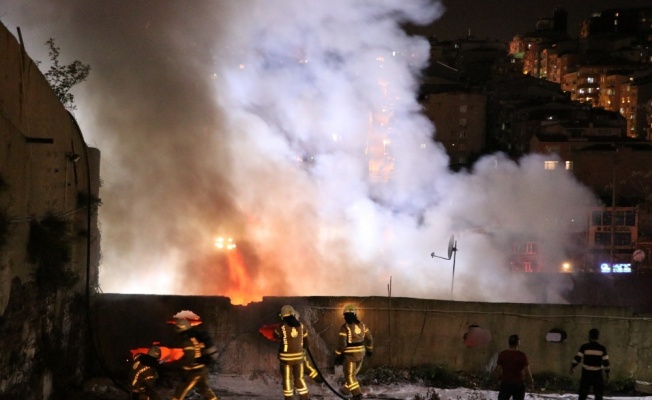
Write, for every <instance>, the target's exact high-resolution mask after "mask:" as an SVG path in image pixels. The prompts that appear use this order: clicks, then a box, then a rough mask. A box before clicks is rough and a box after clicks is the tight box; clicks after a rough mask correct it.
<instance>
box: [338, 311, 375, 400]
mask: <svg viewBox="0 0 652 400" xmlns="http://www.w3.org/2000/svg"><path fill="white" fill-rule="evenodd" d="M343 315H344V325H342V327H341V328H340V331H339V337H338V344H337V349H335V364H337V365H339V364H341V365H342V369H343V372H344V387H343V388H342V392H343V393H344V394H349V393H351V394H352V395H353V400H360V399H361V398H362V390H361V389H360V382H358V378H357V376H356V375H357V374H358V371H359V370H360V367H361V366H362V360H363V359H364V357H365V355H366V356H368V357H371V355H372V354H373V351H374V338H373V336H372V334H371V332H370V331H369V329H368V328H367V326H366V325H365V324H364V323H362V322H360V320H359V319H358V309H357V308H356V307H355V306H354V305H348V306H346V307H344V313H343Z"/></svg>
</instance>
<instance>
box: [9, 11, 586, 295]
mask: <svg viewBox="0 0 652 400" xmlns="http://www.w3.org/2000/svg"><path fill="white" fill-rule="evenodd" d="M55 3H56V4H55ZM442 12H444V10H443V8H442V7H440V6H439V4H438V3H432V2H430V1H425V0H418V1H417V0H414V1H409V2H405V1H400V0H373V1H334V2H333V1H331V2H324V1H318V0H315V1H301V2H296V1H295V2H291V1H245V0H238V1H229V2H227V1H220V2H218V1H195V2H181V1H160V0H157V1H141V0H138V1H129V2H113V1H88V0H69V1H57V2H35V1H26V2H23V1H21V2H13V3H12V4H6V3H0V18H1V19H2V22H3V23H4V24H5V25H6V26H7V27H8V28H9V29H11V30H12V31H13V32H15V31H16V30H15V27H16V26H20V28H21V31H22V35H23V38H24V41H25V46H26V49H27V52H28V54H30V56H31V57H32V58H34V59H36V60H41V61H47V60H48V57H47V48H46V46H45V41H46V40H47V39H48V38H50V37H52V38H54V39H55V43H56V45H57V46H58V47H60V48H61V61H62V62H63V63H69V62H72V61H73V60H75V59H78V60H80V61H82V62H84V63H88V64H90V65H91V68H92V70H91V74H90V77H89V79H88V81H86V82H84V83H82V84H81V85H79V86H78V87H77V88H76V89H75V91H74V94H75V96H76V97H75V102H76V104H77V111H75V115H76V117H77V119H78V121H79V123H80V126H81V127H82V131H83V133H84V136H85V138H86V141H87V143H88V144H89V145H90V146H93V147H97V148H99V149H100V151H101V152H102V164H101V177H102V187H101V193H100V194H101V198H102V202H103V205H102V206H101V207H100V210H99V211H100V223H101V226H100V229H101V234H102V262H101V266H100V268H101V269H100V286H101V289H102V290H103V291H104V292H122V293H174V294H204V295H226V296H229V297H231V299H232V301H234V302H237V303H243V302H245V303H246V302H248V301H251V300H259V299H260V298H261V297H262V296H273V295H278V296H284V295H355V296H358V295H359V296H363V295H387V294H388V285H389V283H390V280H391V289H392V295H393V296H402V297H421V298H442V299H447V298H449V297H450V288H451V277H452V275H451V272H452V265H453V260H448V261H447V260H443V259H439V258H431V256H430V254H431V253H432V252H435V253H437V254H438V255H441V256H444V257H446V256H447V247H448V242H449V238H450V236H451V235H452V234H454V235H455V239H456V240H457V248H458V251H457V253H456V258H455V261H456V264H455V268H456V269H455V280H454V284H455V295H454V298H455V299H456V300H483V301H525V302H528V301H534V299H533V298H532V296H531V295H530V294H529V293H530V291H529V289H528V288H526V287H524V286H522V285H519V284H518V283H517V282H516V283H515V281H514V280H510V281H507V280H506V279H505V275H506V271H507V269H508V257H509V255H510V253H511V251H512V240H513V239H515V238H517V237H530V238H537V240H538V241H539V247H540V249H542V250H543V249H545V254H546V257H547V258H546V259H545V262H546V265H549V266H558V265H559V264H560V263H561V261H562V260H564V257H565V255H566V253H567V251H568V250H569V249H568V248H567V247H568V245H569V243H570V242H569V240H568V239H569V235H570V234H572V233H574V232H577V231H582V230H583V229H584V227H585V223H586V221H585V219H586V212H585V210H586V208H585V207H586V206H587V205H588V204H591V203H592V202H593V201H594V200H593V199H592V197H591V195H590V194H589V192H588V191H587V190H585V189H584V188H581V187H580V186H578V185H577V184H576V183H575V181H574V179H573V178H572V177H571V176H570V175H569V174H567V173H566V172H564V171H561V170H560V171H545V170H543V168H542V167H543V159H541V158H539V157H531V158H528V159H525V160H523V161H522V162H520V163H519V164H518V165H517V164H515V163H513V162H512V161H509V160H507V159H505V158H504V157H502V156H500V155H497V156H492V157H488V158H486V159H484V160H481V161H480V162H479V164H478V166H477V170H476V171H475V172H474V173H472V174H452V173H450V172H448V170H447V168H446V165H447V163H448V160H447V156H446V155H445V153H444V151H443V150H442V148H441V147H439V146H438V145H436V144H435V143H434V142H433V141H432V140H431V136H432V133H433V131H434V130H435V129H436V127H433V126H432V125H431V124H430V122H429V121H428V120H427V119H426V118H425V117H423V116H422V115H421V114H420V106H419V104H417V102H416V99H415V97H416V95H415V93H416V88H417V82H418V79H419V77H418V71H419V68H420V67H422V66H423V65H424V63H425V62H426V61H427V56H428V51H429V49H428V44H427V41H426V40H424V39H422V38H418V37H409V36H406V34H404V33H403V31H402V30H401V29H400V24H401V23H402V22H405V21H412V22H413V23H416V24H425V23H428V22H429V21H431V20H433V19H435V18H437V17H438V16H439V15H440V14H441V13H442ZM45 64H47V63H45ZM385 139H388V140H389V141H385V142H384V140H385ZM383 149H384V150H386V151H387V152H388V154H389V155H391V158H390V157H384V156H383ZM392 162H393V167H394V168H393V171H392V173H391V179H390V180H389V181H388V182H385V181H383V178H384V177H386V176H388V175H387V174H386V171H387V168H388V167H389V166H391V163H392ZM370 167H371V169H372V172H371V173H370ZM383 168H385V169H383ZM217 235H230V236H232V237H233V238H234V239H235V241H236V243H237V246H238V247H237V250H236V251H232V252H220V251H218V250H217V249H216V248H215V247H214V238H215V237H216V236H217ZM553 268H554V267H553ZM550 300H553V301H554V300H555V299H554V298H551V299H550Z"/></svg>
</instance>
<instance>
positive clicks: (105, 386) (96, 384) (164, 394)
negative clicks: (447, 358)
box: [75, 374, 426, 400]
mask: <svg viewBox="0 0 652 400" xmlns="http://www.w3.org/2000/svg"><path fill="white" fill-rule="evenodd" d="M326 379H327V380H328V382H330V386H331V387H333V388H335V389H338V384H337V380H338V377H337V376H334V375H331V376H327V377H326ZM210 380H211V382H210V385H211V387H212V388H213V391H214V392H215V394H217V396H218V397H219V399H220V400H236V399H237V400H242V399H247V398H250V399H253V398H255V399H258V400H281V399H282V398H283V394H282V390H281V380H280V376H268V375H262V374H256V375H251V376H241V375H217V374H216V375H211V377H210ZM307 383H308V388H309V390H310V395H311V396H310V397H311V398H313V399H323V400H330V399H333V400H336V399H340V397H339V396H338V395H337V394H335V393H333V392H332V391H331V390H330V389H329V388H328V386H327V385H326V384H317V383H315V382H312V381H310V380H309V379H308V380H307ZM425 391H426V390H425V389H424V388H423V387H418V386H405V385H402V386H400V387H398V386H396V387H392V386H384V385H377V386H373V385H372V386H367V387H363V392H364V397H365V398H369V399H372V398H382V399H409V398H414V396H415V395H416V394H417V393H424V392H425ZM173 392H174V390H173V383H170V382H168V383H166V382H163V383H162V384H160V385H159V388H158V393H159V395H160V396H161V399H170V398H172V395H173ZM295 397H296V398H297V399H298V396H295ZM128 398H129V396H128V394H127V393H126V392H125V391H124V390H122V389H120V388H119V387H118V385H116V384H115V383H113V382H112V381H110V380H108V379H95V380H91V381H89V382H87V383H86V385H85V390H84V393H83V394H80V397H78V398H76V399H75V400H125V399H128ZM200 399H201V396H199V395H197V394H195V393H193V394H192V395H191V396H190V397H187V398H186V400H200Z"/></svg>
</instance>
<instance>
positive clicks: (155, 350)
mask: <svg viewBox="0 0 652 400" xmlns="http://www.w3.org/2000/svg"><path fill="white" fill-rule="evenodd" d="M147 355H148V356H152V357H154V358H156V359H157V360H158V359H159V358H161V348H160V347H158V346H152V347H150V348H149V351H147Z"/></svg>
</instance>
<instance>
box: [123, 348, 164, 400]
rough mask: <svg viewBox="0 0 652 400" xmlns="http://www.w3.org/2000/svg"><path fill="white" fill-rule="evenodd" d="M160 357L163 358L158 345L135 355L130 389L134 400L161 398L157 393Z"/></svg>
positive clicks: (130, 372)
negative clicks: (145, 352) (144, 352)
mask: <svg viewBox="0 0 652 400" xmlns="http://www.w3.org/2000/svg"><path fill="white" fill-rule="evenodd" d="M159 358H161V349H160V348H159V347H158V346H152V347H150V349H149V350H148V351H147V354H143V353H139V354H136V356H134V361H133V363H132V364H131V368H130V369H129V391H130V392H131V397H130V398H131V399H132V400H160V399H161V398H160V397H159V395H158V393H156V379H157V378H158V371H157V368H158V364H159V363H158V360H159Z"/></svg>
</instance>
